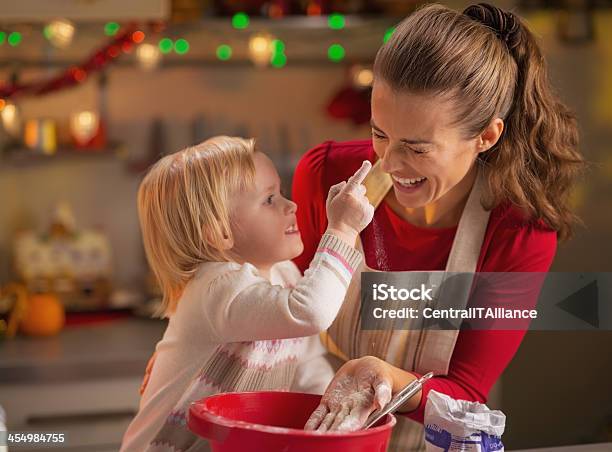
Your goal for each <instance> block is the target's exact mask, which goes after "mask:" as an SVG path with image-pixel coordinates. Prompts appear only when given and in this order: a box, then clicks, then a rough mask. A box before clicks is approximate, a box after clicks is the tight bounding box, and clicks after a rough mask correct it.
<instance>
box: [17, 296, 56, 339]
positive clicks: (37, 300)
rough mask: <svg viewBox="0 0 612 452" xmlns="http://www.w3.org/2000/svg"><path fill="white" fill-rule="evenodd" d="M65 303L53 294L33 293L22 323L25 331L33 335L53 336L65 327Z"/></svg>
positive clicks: (21, 326) (21, 327)
mask: <svg viewBox="0 0 612 452" xmlns="http://www.w3.org/2000/svg"><path fill="white" fill-rule="evenodd" d="M65 321H66V316H65V312H64V305H62V303H61V301H60V300H59V298H57V296H55V295H53V294H48V293H47V294H33V295H31V296H30V298H29V299H28V303H27V305H26V309H25V312H24V313H23V317H22V319H21V323H20V329H21V331H22V332H23V333H25V334H29V335H31V336H52V335H54V334H57V333H59V332H60V331H61V329H62V328H63V327H64V323H65Z"/></svg>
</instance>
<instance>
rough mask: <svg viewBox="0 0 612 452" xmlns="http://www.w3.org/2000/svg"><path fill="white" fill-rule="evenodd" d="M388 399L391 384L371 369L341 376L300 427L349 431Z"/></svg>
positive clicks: (360, 423) (364, 420)
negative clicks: (380, 378) (378, 378)
mask: <svg viewBox="0 0 612 452" xmlns="http://www.w3.org/2000/svg"><path fill="white" fill-rule="evenodd" d="M390 400H391V387H390V386H389V384H388V383H387V382H385V381H382V380H377V374H376V373H375V372H373V371H371V370H365V371H362V372H359V373H358V374H357V375H344V376H342V377H340V378H338V379H337V380H335V381H334V382H332V384H331V386H330V388H328V390H327V392H326V393H325V395H324V396H323V398H322V399H321V404H320V405H319V406H318V407H317V409H315V411H314V412H313V413H312V415H311V416H310V419H309V420H308V422H307V423H306V426H305V427H304V429H305V430H317V431H321V432H326V431H343V432H352V431H355V430H359V429H360V428H362V427H363V426H364V425H365V423H366V421H367V419H368V416H369V415H370V413H371V412H372V411H374V410H375V409H377V408H380V407H383V406H385V405H386V404H387V403H389V401H390Z"/></svg>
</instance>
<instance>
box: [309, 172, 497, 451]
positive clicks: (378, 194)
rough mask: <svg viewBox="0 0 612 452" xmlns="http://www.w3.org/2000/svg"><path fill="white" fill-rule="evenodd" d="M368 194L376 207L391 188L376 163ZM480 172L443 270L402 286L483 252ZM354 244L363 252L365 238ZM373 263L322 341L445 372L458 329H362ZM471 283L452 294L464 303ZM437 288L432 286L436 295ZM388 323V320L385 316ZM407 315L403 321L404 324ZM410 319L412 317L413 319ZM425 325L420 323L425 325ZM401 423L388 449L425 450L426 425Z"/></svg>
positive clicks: (333, 348)
mask: <svg viewBox="0 0 612 452" xmlns="http://www.w3.org/2000/svg"><path fill="white" fill-rule="evenodd" d="M363 183H364V185H365V186H366V189H367V197H368V200H369V201H370V203H371V204H372V205H373V206H374V207H375V208H377V207H378V206H379V205H380V203H381V202H382V200H383V199H384V197H385V196H386V194H387V193H388V191H389V190H390V189H391V187H392V181H391V177H390V176H389V175H388V174H387V173H385V172H384V171H383V170H382V169H381V167H380V160H379V161H377V162H376V164H375V165H374V167H373V168H372V170H371V171H370V173H369V174H368V176H367V177H366V179H365V181H364V182H363ZM482 186H483V181H482V171H480V170H479V174H478V176H477V177H476V180H475V183H474V186H473V187H472V190H471V192H470V195H469V197H468V200H467V203H466V205H465V207H464V210H463V212H462V215H461V219H460V220H459V225H458V227H457V232H456V235H455V239H454V241H453V245H452V248H451V252H450V255H449V258H448V261H447V264H446V270H445V271H436V272H427V274H428V275H429V276H428V277H426V278H427V280H424V279H423V278H424V276H423V273H421V272H410V271H407V272H402V273H405V277H404V275H402V287H418V286H419V285H420V284H422V283H425V284H429V285H431V283H432V281H435V282H436V284H437V287H438V288H439V287H440V286H441V285H442V284H441V282H443V281H444V278H445V274H446V273H447V272H466V273H474V272H475V271H476V264H477V262H478V257H479V255H480V249H481V246H482V242H483V239H484V234H485V230H486V228H487V224H488V221H489V214H490V212H489V211H487V210H485V209H484V208H483V207H482V204H481V202H480V201H481V196H482ZM356 247H357V248H358V249H360V250H361V251H363V246H362V243H361V239H360V238H358V240H357V244H356ZM375 271H378V270H374V269H372V268H369V267H368V266H367V265H366V263H365V259H364V260H363V262H362V264H361V267H360V268H359V269H358V271H356V272H355V274H354V275H353V279H352V281H351V284H350V286H349V288H348V291H347V294H346V297H345V299H344V303H343V305H342V308H341V309H340V312H339V313H338V316H337V317H336V320H335V321H334V323H333V324H332V325H331V326H330V328H329V329H328V330H327V331H326V332H323V333H321V341H322V343H323V345H324V346H325V347H326V348H327V350H328V351H329V352H330V353H331V354H332V355H335V356H336V357H338V358H340V360H342V361H347V360H349V359H355V358H360V357H363V356H367V355H370V356H376V357H378V358H380V359H383V360H384V361H386V362H388V363H390V364H392V365H394V366H396V367H399V368H402V369H404V370H407V371H414V372H418V373H421V374H424V373H426V372H429V371H433V372H434V373H435V374H436V375H447V374H448V367H449V363H450V360H451V357H452V354H453V349H454V348H455V342H456V340H457V336H458V334H459V331H458V330H432V329H423V328H422V327H419V322H422V319H420V320H415V321H414V324H412V323H410V324H409V329H402V330H399V329H398V330H393V329H390V328H388V325H389V323H386V324H385V326H386V329H377V330H367V331H366V330H362V329H361V315H360V311H361V309H360V306H361V298H360V287H361V272H375ZM470 286H471V284H468V285H464V286H461V287H457V288H454V289H453V290H454V291H456V292H457V293H453V297H454V298H455V299H457V298H458V297H464V298H463V300H465V302H464V304H463V305H464V306H465V303H466V302H467V298H468V297H469V292H470ZM435 290H436V289H433V295H434V297H435V295H436V293H435ZM386 322H389V320H388V319H387V320H386ZM405 322H406V320H405V319H403V324H404V325H406V323H405ZM411 322H412V321H411ZM421 326H422V325H421ZM397 418H398V419H397V420H398V422H397V424H396V426H395V428H394V429H393V434H392V437H391V442H390V446H389V450H390V451H421V450H424V449H425V442H424V430H423V425H422V424H420V423H417V422H414V421H412V420H411V419H409V418H407V417H405V416H401V415H400V416H398V417H397Z"/></svg>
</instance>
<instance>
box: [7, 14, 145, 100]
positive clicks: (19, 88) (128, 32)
mask: <svg viewBox="0 0 612 452" xmlns="http://www.w3.org/2000/svg"><path fill="white" fill-rule="evenodd" d="M141 36H142V35H141V34H140V33H138V27H137V26H136V25H135V24H132V25H129V26H128V27H127V28H126V29H125V30H124V31H122V32H121V33H120V34H119V35H117V36H116V37H115V38H113V39H112V40H111V41H110V42H109V43H108V44H106V45H105V46H104V47H101V48H100V49H98V50H97V51H96V52H94V53H93V54H92V55H91V56H90V57H89V59H87V60H86V61H85V62H83V63H82V64H80V65H78V66H72V67H70V68H68V69H66V70H65V71H63V72H62V73H60V74H59V75H57V76H55V77H53V78H51V79H47V80H40V81H36V82H30V83H15V84H8V85H2V86H0V98H4V99H7V98H10V97H13V96H16V95H19V96H23V95H37V96H38V95H42V94H47V93H50V92H53V91H57V90H59V89H62V88H68V87H70V86H74V85H76V84H78V83H81V82H83V81H85V79H87V77H88V76H89V75H90V74H92V73H94V72H97V71H100V70H101V69H102V68H104V67H105V66H107V65H108V64H109V63H111V62H113V60H115V58H117V57H118V56H119V55H120V54H121V51H124V52H126V53H127V52H129V51H130V50H131V49H132V46H133V45H134V43H135V42H137V41H138V40H140V41H141V40H142V38H141Z"/></svg>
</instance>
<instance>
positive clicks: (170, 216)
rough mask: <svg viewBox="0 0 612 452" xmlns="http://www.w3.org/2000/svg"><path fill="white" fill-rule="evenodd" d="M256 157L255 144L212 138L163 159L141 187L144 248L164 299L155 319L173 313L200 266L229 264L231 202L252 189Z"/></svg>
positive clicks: (139, 200) (252, 142)
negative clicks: (226, 245) (226, 246)
mask: <svg viewBox="0 0 612 452" xmlns="http://www.w3.org/2000/svg"><path fill="white" fill-rule="evenodd" d="M254 152H255V140H253V139H243V138H235V137H227V136H218V137H213V138H210V139H208V140H206V141H204V142H202V143H200V144H198V145H195V146H191V147H188V148H186V149H183V150H182V151H179V152H176V153H174V154H170V155H167V156H165V157H163V158H162V159H160V160H159V161H158V162H157V163H155V165H153V167H152V168H151V169H150V170H149V172H148V173H147V175H146V176H145V178H144V180H143V181H142V183H141V184H140V188H139V190H138V216H139V219H140V227H141V229H142V235H143V242H144V248H145V252H146V255H147V260H148V261H149V265H150V266H151V269H152V270H153V273H154V274H155V276H156V278H157V281H158V283H159V284H160V286H161V289H162V293H163V300H162V306H161V308H160V310H159V311H158V312H157V313H156V314H157V315H158V316H161V317H168V316H169V315H170V314H171V313H172V312H174V310H175V309H176V304H177V301H178V299H179V298H180V296H181V293H182V291H183V289H184V287H185V285H186V284H187V282H188V281H189V280H190V279H191V278H192V276H193V275H194V274H195V272H196V270H197V267H198V265H199V264H201V263H203V262H209V261H228V260H229V258H228V256H227V253H225V252H224V251H223V249H222V241H223V239H224V236H225V237H229V238H230V239H231V238H232V232H231V228H230V209H229V207H228V204H229V199H230V196H231V195H232V194H233V193H236V192H237V191H241V190H244V189H247V188H248V187H249V186H252V184H253V183H254V178H255V166H254V163H253V153H254Z"/></svg>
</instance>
